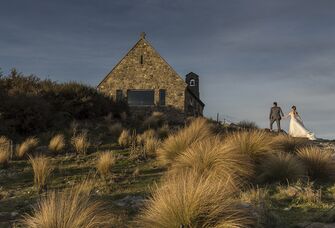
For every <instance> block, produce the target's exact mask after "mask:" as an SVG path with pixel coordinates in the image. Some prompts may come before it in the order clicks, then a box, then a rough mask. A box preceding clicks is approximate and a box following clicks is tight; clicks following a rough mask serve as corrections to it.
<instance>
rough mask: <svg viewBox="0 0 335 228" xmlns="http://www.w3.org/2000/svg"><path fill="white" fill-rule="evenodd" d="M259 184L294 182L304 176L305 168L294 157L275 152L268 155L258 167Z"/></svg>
mask: <svg viewBox="0 0 335 228" xmlns="http://www.w3.org/2000/svg"><path fill="white" fill-rule="evenodd" d="M259 168H260V170H259V172H260V173H259V175H258V177H257V179H258V181H259V182H262V183H264V182H266V183H271V182H285V181H295V180H298V179H299V178H301V177H303V176H304V175H305V168H304V165H303V164H302V162H301V161H299V160H298V159H297V158H296V157H295V156H294V155H292V154H288V153H284V152H277V153H275V154H270V155H268V156H267V157H266V158H265V159H264V160H263V162H262V164H261V165H260V167H259Z"/></svg>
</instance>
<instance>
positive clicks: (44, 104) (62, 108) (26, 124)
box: [0, 70, 128, 135]
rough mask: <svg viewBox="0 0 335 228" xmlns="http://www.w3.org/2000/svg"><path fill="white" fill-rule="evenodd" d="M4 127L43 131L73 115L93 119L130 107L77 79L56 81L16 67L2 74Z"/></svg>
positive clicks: (16, 130) (59, 125) (0, 94)
mask: <svg viewBox="0 0 335 228" xmlns="http://www.w3.org/2000/svg"><path fill="white" fill-rule="evenodd" d="M0 87H1V88H0V89H1V92H0V98H1V101H2V102H1V105H0V113H1V114H2V119H3V124H2V125H1V128H2V130H3V131H5V132H9V133H11V134H22V135H25V134H28V133H29V134H31V133H39V132H42V131H45V130H48V129H50V128H54V127H57V128H60V129H61V128H62V127H64V126H66V125H68V124H69V123H70V121H72V120H73V119H93V118H98V117H103V116H106V115H107V114H108V113H112V114H113V115H120V113H124V112H126V111H127V110H128V108H127V105H126V104H125V103H115V102H113V101H112V99H111V98H110V97H108V96H105V95H103V94H101V93H99V92H98V91H97V90H96V88H93V87H90V86H86V85H83V84H80V83H76V82H69V83H56V82H53V81H50V80H40V79H39V78H37V77H36V76H32V75H31V76H24V75H23V74H21V73H18V72H17V71H16V70H13V71H12V72H11V74H10V75H8V76H7V77H1V78H0Z"/></svg>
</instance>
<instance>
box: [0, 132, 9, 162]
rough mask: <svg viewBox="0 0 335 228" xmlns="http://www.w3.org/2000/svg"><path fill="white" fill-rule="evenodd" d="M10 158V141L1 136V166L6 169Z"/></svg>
mask: <svg viewBox="0 0 335 228" xmlns="http://www.w3.org/2000/svg"><path fill="white" fill-rule="evenodd" d="M9 158H10V140H9V139H8V138H7V137H5V136H0V165H2V166H3V167H6V166H7V165H8V162H9Z"/></svg>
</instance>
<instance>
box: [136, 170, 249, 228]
mask: <svg viewBox="0 0 335 228" xmlns="http://www.w3.org/2000/svg"><path fill="white" fill-rule="evenodd" d="M235 193H236V192H235V189H234V190H233V189H232V188H230V185H227V184H226V182H222V181H216V182H213V181H212V179H210V178H208V177H202V176H201V177H199V176H197V174H194V173H192V172H181V173H179V174H178V175H172V176H170V178H169V180H168V181H166V182H165V183H163V184H162V186H160V187H157V188H156V189H154V190H153V193H152V197H151V198H150V200H149V201H148V202H147V204H146V206H145V208H144V210H143V211H142V213H141V214H140V216H139V218H138V226H139V227H147V228H151V227H152V228H153V227H155V228H156V227H161V228H165V227H166V228H170V227H181V226H183V227H249V225H251V224H252V220H251V219H250V217H249V216H248V214H247V213H246V211H245V209H243V208H242V207H239V206H238V205H237V204H236V201H235V200H234V199H233V198H232V196H234V194H235Z"/></svg>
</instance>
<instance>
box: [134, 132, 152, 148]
mask: <svg viewBox="0 0 335 228" xmlns="http://www.w3.org/2000/svg"><path fill="white" fill-rule="evenodd" d="M151 138H157V134H156V131H155V130H153V129H149V130H146V131H144V132H143V133H142V134H139V135H137V136H136V143H137V144H138V145H143V144H144V143H145V141H146V140H147V139H151Z"/></svg>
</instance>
